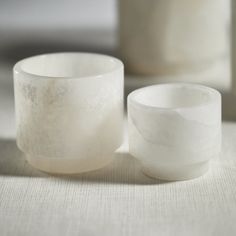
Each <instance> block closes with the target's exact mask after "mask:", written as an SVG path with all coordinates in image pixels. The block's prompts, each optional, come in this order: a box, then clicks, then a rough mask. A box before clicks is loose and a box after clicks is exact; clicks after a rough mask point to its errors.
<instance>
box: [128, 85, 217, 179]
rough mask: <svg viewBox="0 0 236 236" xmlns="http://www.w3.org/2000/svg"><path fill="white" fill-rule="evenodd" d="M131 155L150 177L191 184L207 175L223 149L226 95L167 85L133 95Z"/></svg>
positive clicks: (189, 87)
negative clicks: (222, 105)
mask: <svg viewBox="0 0 236 236" xmlns="http://www.w3.org/2000/svg"><path fill="white" fill-rule="evenodd" d="M128 124H129V125H128V127H129V150H130V153H131V154H132V155H133V156H134V157H136V158H137V159H139V160H140V162H141V164H142V167H143V171H144V173H146V174H147V175H149V176H151V177H154V178H159V179H164V180H185V179H191V178H195V177H198V176H201V175H202V174H204V173H205V172H206V171H207V170H208V168H209V160H210V159H211V158H213V157H215V156H217V155H218V154H219V153H220V150H221V95H220V93H219V92H218V91H216V90H214V89H212V88H209V87H205V86H201V85H194V84H182V83H176V84H162V85H154V86H150V87H145V88H141V89H138V90H135V91H134V92H132V93H131V94H130V95H129V96H128Z"/></svg>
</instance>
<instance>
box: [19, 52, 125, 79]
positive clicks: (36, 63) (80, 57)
mask: <svg viewBox="0 0 236 236" xmlns="http://www.w3.org/2000/svg"><path fill="white" fill-rule="evenodd" d="M16 67H18V68H19V69H20V70H21V71H23V72H25V73H28V74H33V75H38V76H45V77H62V78H66V77H68V78H71V77H76V78H79V77H89V76H99V75H103V74H106V73H110V72H113V71H114V70H116V69H120V68H121V67H122V62H121V61H119V60H118V59H116V58H114V57H110V56H106V55H100V54H93V53H54V54H45V55H39V56H34V57H31V58H27V59H24V60H22V61H20V62H19V63H18V65H17V66H16Z"/></svg>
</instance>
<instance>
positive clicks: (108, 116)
mask: <svg viewBox="0 0 236 236" xmlns="http://www.w3.org/2000/svg"><path fill="white" fill-rule="evenodd" d="M123 73H124V72H123V64H122V62H121V61H119V60H118V59H116V58H113V57H110V56H106V55H99V54H91V53H55V54H45V55H39V56H35V57H31V58H28V59H25V60H23V61H20V62H18V63H17V64H16V66H15V67H14V89H15V110H16V126H17V145H18V147H19V148H20V149H21V150H22V151H23V152H24V153H25V154H26V155H28V156H30V157H31V158H30V160H29V162H30V163H32V164H33V166H35V167H36V168H39V169H41V170H44V171H47V172H50V171H52V172H59V173H74V172H76V171H78V172H84V171H88V170H90V169H91V170H92V169H97V168H100V167H101V166H103V165H104V163H105V162H106V163H107V162H108V160H107V159H106V158H108V156H109V155H110V154H112V153H113V152H114V151H115V150H116V149H117V148H118V147H119V146H120V144H121V143H122V138H123V83H124V81H123ZM108 154H109V155H108ZM105 156H106V158H105V159H106V160H104V157H105ZM110 156H112V155H110ZM50 158H52V161H50V160H49V159H50ZM72 160H73V161H72ZM51 163H53V167H52V166H51ZM62 163H63V164H62ZM63 165H64V167H63Z"/></svg>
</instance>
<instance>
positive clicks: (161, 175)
mask: <svg viewBox="0 0 236 236" xmlns="http://www.w3.org/2000/svg"><path fill="white" fill-rule="evenodd" d="M142 170H143V173H145V174H146V175H147V176H149V177H152V178H156V179H162V180H168V181H176V180H177V181H178V180H188V179H194V178H197V177H200V176H202V175H203V174H205V173H206V172H207V171H208V170H209V161H207V162H203V163H197V164H194V165H186V166H160V167H159V166H153V165H150V166H147V165H146V164H145V163H144V164H143V168H142Z"/></svg>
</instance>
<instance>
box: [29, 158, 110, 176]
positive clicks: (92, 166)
mask: <svg viewBox="0 0 236 236" xmlns="http://www.w3.org/2000/svg"><path fill="white" fill-rule="evenodd" d="M25 157H26V160H27V161H28V163H29V164H30V165H31V166H33V167H34V168H36V169H38V170H40V171H43V172H47V173H51V174H80V173H84V172H88V171H93V170H97V169H100V168H103V167H105V166H106V165H108V164H109V163H110V162H111V161H112V160H113V158H112V154H111V155H109V156H108V157H107V158H100V159H96V160H94V159H91V160H81V159H75V158H74V159H66V158H64V159H62V158H46V157H41V156H32V155H28V154H26V155H25Z"/></svg>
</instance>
